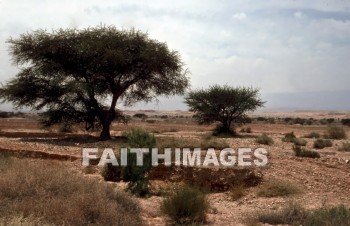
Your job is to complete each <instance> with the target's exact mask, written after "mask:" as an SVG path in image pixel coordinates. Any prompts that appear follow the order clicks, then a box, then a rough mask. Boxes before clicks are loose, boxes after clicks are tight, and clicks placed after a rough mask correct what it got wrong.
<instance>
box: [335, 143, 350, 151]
mask: <svg viewBox="0 0 350 226" xmlns="http://www.w3.org/2000/svg"><path fill="white" fill-rule="evenodd" d="M338 150H339V151H347V152H350V142H343V144H342V146H341V147H340V148H339V149H338Z"/></svg>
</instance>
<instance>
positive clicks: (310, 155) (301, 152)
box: [293, 145, 321, 158]
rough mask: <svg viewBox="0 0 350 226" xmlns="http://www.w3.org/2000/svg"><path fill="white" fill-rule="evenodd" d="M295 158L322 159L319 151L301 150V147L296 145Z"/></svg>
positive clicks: (294, 149) (294, 148)
mask: <svg viewBox="0 0 350 226" xmlns="http://www.w3.org/2000/svg"><path fill="white" fill-rule="evenodd" d="M293 151H294V154H295V156H297V157H306V158H320V157H321V156H320V154H319V153H318V152H317V151H312V150H307V149H305V148H301V147H300V146H297V145H295V146H294V147H293Z"/></svg>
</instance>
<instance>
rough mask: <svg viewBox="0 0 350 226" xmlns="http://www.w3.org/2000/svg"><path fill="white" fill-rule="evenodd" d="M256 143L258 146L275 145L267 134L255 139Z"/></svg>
mask: <svg viewBox="0 0 350 226" xmlns="http://www.w3.org/2000/svg"><path fill="white" fill-rule="evenodd" d="M255 142H256V143H258V144H265V145H271V144H273V139H272V138H271V137H269V136H268V135H267V134H266V133H263V134H262V135H261V136H259V137H257V138H256V139H255Z"/></svg>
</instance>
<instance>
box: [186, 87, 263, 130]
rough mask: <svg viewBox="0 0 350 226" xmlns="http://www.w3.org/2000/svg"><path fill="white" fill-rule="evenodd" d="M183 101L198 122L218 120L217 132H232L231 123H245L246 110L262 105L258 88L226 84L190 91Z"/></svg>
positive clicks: (209, 122)
mask: <svg viewBox="0 0 350 226" xmlns="http://www.w3.org/2000/svg"><path fill="white" fill-rule="evenodd" d="M185 103H186V104H187V105H188V106H189V109H190V111H192V112H194V113H195V118H196V119H197V121H198V122H199V123H201V124H211V123H214V122H220V123H221V125H220V127H219V129H218V130H217V132H218V133H219V134H220V133H223V134H234V129H233V128H232V127H233V126H234V125H233V124H235V123H238V124H240V123H245V122H246V121H247V119H248V118H249V117H248V116H247V113H248V112H251V111H255V110H256V109H257V108H259V107H262V106H263V105H264V102H263V101H262V100H261V99H260V97H259V90H258V89H254V88H250V87H249V88H247V87H237V88H234V87H230V86H227V85H225V86H219V85H214V86H211V87H209V88H208V89H199V90H194V91H190V92H189V93H188V94H187V95H186V96H185Z"/></svg>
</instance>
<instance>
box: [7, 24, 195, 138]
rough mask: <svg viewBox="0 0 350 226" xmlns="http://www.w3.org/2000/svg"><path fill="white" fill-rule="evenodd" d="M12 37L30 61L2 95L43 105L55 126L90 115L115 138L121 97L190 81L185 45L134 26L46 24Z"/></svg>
mask: <svg viewBox="0 0 350 226" xmlns="http://www.w3.org/2000/svg"><path fill="white" fill-rule="evenodd" d="M7 42H8V43H9V45H10V47H9V52H10V54H11V55H12V58H13V62H14V63H15V64H16V65H18V66H22V67H21V68H20V72H19V73H18V74H17V75H16V77H15V78H14V79H12V80H10V81H9V82H8V83H7V84H6V85H3V86H2V87H1V88H0V98H1V99H3V101H9V102H12V103H13V104H14V105H15V106H16V107H29V108H31V109H33V110H41V111H43V113H42V114H41V116H42V122H43V123H44V124H45V125H47V126H49V125H52V124H56V123H78V122H79V123H80V122H85V123H86V129H87V130H89V129H90V128H92V127H93V126H94V125H96V123H97V124H100V125H101V126H102V132H101V135H100V138H102V139H109V138H110V125H111V122H112V121H113V120H115V119H118V118H120V117H121V116H122V115H121V112H120V111H118V109H117V108H116V106H117V103H118V101H121V102H123V103H124V104H125V105H131V104H133V103H135V102H137V101H141V100H143V101H150V100H152V99H154V98H156V96H158V95H165V96H169V95H176V94H183V93H184V91H185V90H186V88H187V87H188V86H189V79H188V77H187V70H186V69H184V64H183V63H182V61H181V59H180V56H179V54H178V52H176V51H171V50H169V49H168V47H167V45H166V43H162V42H159V41H157V40H154V39H150V38H149V37H148V35H147V34H146V33H142V32H140V31H136V30H134V29H131V30H118V29H116V28H115V27H114V26H110V27H106V26H98V27H95V28H87V29H83V30H77V29H65V30H64V29H60V30H57V31H53V32H52V33H48V32H47V31H45V30H38V31H34V32H32V33H26V34H22V35H21V36H20V37H19V38H15V39H14V38H10V39H9V40H8V41H7Z"/></svg>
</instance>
